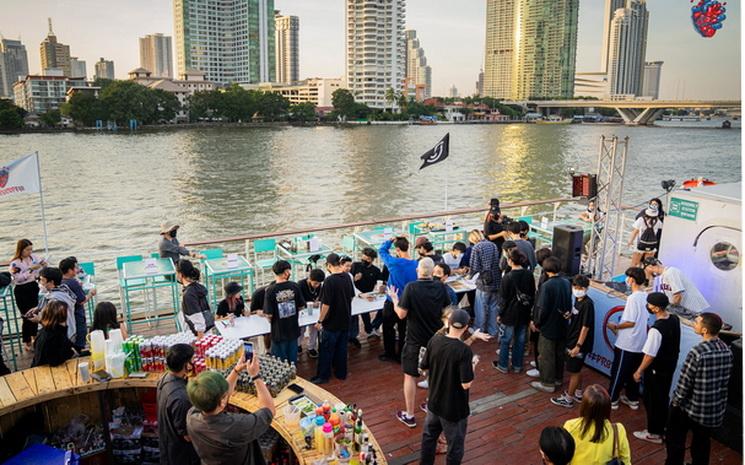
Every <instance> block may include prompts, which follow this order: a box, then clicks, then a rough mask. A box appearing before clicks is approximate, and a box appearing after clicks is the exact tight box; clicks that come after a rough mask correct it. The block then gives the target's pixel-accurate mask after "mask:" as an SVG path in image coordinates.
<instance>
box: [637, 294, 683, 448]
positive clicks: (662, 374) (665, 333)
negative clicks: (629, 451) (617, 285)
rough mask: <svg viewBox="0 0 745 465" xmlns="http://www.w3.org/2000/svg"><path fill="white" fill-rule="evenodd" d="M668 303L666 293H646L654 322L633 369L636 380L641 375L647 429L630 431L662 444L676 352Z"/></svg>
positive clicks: (676, 328) (676, 326) (675, 323)
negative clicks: (635, 367)
mask: <svg viewBox="0 0 745 465" xmlns="http://www.w3.org/2000/svg"><path fill="white" fill-rule="evenodd" d="M669 304H670V301H669V300H668V299H667V296H666V295H665V294H663V293H661V292H653V293H651V294H649V295H648V296H647V310H648V311H649V313H651V314H653V315H654V316H655V322H654V325H652V328H650V330H649V332H647V342H645V343H644V348H643V349H642V351H643V352H644V358H643V359H642V363H641V365H639V368H637V369H636V371H635V372H634V381H636V382H637V383H638V382H641V379H642V376H644V408H645V409H646V411H647V429H645V430H643V431H634V436H635V437H636V438H638V439H641V440H643V441H648V442H651V443H654V444H662V437H663V436H664V434H665V422H666V421H667V416H668V406H669V405H670V386H671V385H672V384H673V374H674V373H675V368H676V367H677V366H678V354H679V353H680V320H679V319H678V317H677V316H676V315H671V314H670V313H668V311H667V306H668V305H669Z"/></svg>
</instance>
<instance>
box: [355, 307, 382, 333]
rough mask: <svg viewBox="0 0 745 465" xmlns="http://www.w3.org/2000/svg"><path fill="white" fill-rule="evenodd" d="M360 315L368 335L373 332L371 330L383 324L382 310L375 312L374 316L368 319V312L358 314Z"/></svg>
mask: <svg viewBox="0 0 745 465" xmlns="http://www.w3.org/2000/svg"><path fill="white" fill-rule="evenodd" d="M360 316H361V317H362V323H363V324H364V325H365V332H366V333H367V334H368V335H369V334H370V333H372V332H373V330H376V329H378V328H380V326H381V325H382V324H383V312H382V311H378V312H375V318H373V319H372V321H370V314H369V313H363V314H362V315H360Z"/></svg>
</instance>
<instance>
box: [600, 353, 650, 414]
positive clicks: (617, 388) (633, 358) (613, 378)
mask: <svg viewBox="0 0 745 465" xmlns="http://www.w3.org/2000/svg"><path fill="white" fill-rule="evenodd" d="M643 358H644V354H643V353H641V352H638V353H637V352H627V351H625V350H621V349H619V348H618V347H615V348H614V356H613V365H611V367H610V388H609V389H608V392H609V393H610V400H611V401H612V402H616V401H617V400H618V398H619V397H620V395H621V390H622V389H624V388H625V389H626V397H628V398H629V400H639V383H637V382H636V381H634V372H635V371H636V369H637V368H639V365H640V364H641V363H642V359H643Z"/></svg>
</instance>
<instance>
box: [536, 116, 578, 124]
mask: <svg viewBox="0 0 745 465" xmlns="http://www.w3.org/2000/svg"><path fill="white" fill-rule="evenodd" d="M573 122H574V120H572V119H570V118H562V117H561V116H558V115H551V116H549V117H548V118H545V119H539V120H536V124H572V123H573Z"/></svg>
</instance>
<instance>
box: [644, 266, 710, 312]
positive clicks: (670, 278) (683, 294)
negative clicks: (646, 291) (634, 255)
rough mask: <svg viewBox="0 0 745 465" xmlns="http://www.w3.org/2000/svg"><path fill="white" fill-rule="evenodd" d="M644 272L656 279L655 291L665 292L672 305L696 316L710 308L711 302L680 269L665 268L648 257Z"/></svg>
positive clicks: (654, 282)
mask: <svg viewBox="0 0 745 465" xmlns="http://www.w3.org/2000/svg"><path fill="white" fill-rule="evenodd" d="M644 271H645V272H646V273H647V278H653V279H654V281H653V286H652V287H653V289H654V291H655V292H664V293H665V295H666V296H667V298H668V300H669V301H670V304H671V305H673V306H675V307H683V308H684V309H685V310H687V311H688V312H690V313H692V314H694V315H697V314H699V313H701V312H703V311H704V310H706V309H708V308H709V302H707V301H706V298H704V296H703V295H702V294H701V291H699V290H698V288H697V287H696V285H695V284H693V282H692V281H691V280H690V279H688V277H687V276H686V275H684V274H683V273H682V272H681V271H680V270H679V269H678V268H675V267H674V266H665V265H663V264H662V262H661V261H659V260H658V259H656V258H654V257H647V258H645V259H644Z"/></svg>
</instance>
